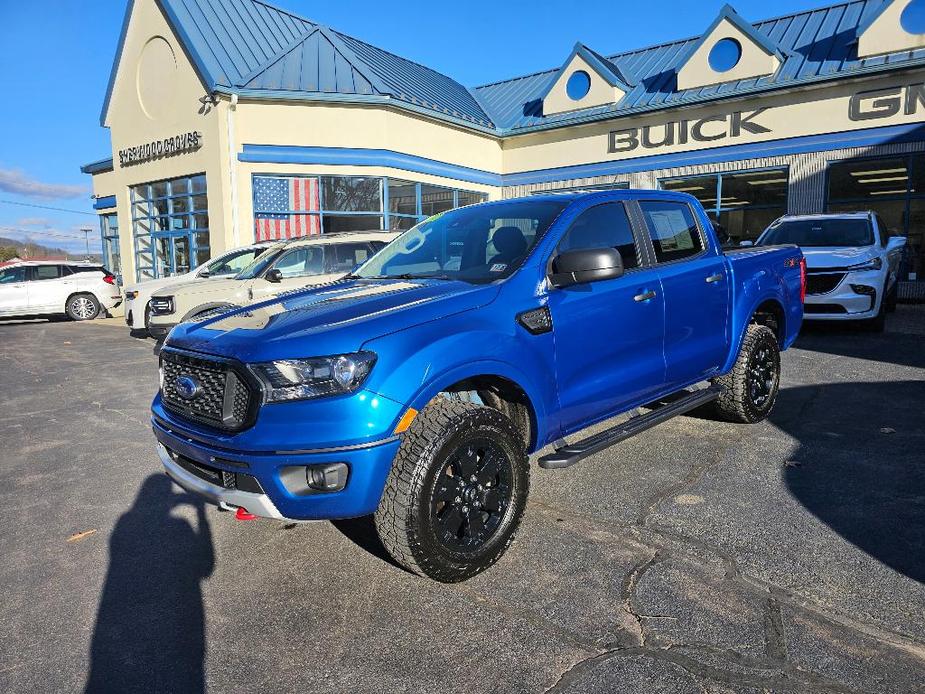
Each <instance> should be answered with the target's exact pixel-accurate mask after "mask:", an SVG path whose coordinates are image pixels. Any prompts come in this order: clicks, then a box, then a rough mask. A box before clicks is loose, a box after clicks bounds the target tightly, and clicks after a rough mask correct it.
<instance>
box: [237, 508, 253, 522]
mask: <svg viewBox="0 0 925 694" xmlns="http://www.w3.org/2000/svg"><path fill="white" fill-rule="evenodd" d="M234 519H235V520H239V521H245V520H257V516H255V515H254V514H253V513H251V512H250V511H248V510H247V509H246V508H244V507H243V506H238V510H237V511H235V512H234Z"/></svg>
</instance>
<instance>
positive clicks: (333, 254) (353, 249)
mask: <svg viewBox="0 0 925 694" xmlns="http://www.w3.org/2000/svg"><path fill="white" fill-rule="evenodd" d="M370 255H372V254H371V253H370V251H369V245H367V244H366V243H335V244H332V245H330V246H328V248H327V250H326V251H325V258H327V261H328V270H327V271H328V272H350V271H351V270H352V269H353V268H355V267H356V266H357V265H359V264H360V263H365V262H366V260H367V259H368V258H369V257H370Z"/></svg>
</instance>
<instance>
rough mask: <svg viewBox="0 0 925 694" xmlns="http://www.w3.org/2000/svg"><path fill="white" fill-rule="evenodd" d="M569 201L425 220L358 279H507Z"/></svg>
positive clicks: (498, 206) (483, 208) (474, 209)
mask: <svg viewBox="0 0 925 694" xmlns="http://www.w3.org/2000/svg"><path fill="white" fill-rule="evenodd" d="M568 203H569V201H568V200H530V201H517V202H503V203H491V204H487V205H473V206H470V207H461V208H459V209H455V210H451V211H449V212H444V213H442V214H438V215H436V216H434V217H431V218H430V219H427V220H425V221H423V222H421V223H420V224H418V225H417V226H416V227H414V228H413V229H411V230H410V231H407V232H405V233H404V234H402V235H401V236H400V237H399V238H397V239H395V241H393V242H392V243H390V244H389V245H388V246H386V247H385V248H384V249H383V250H382V251H381V252H380V253H378V254H377V255H376V256H375V257H374V258H372V259H371V260H370V262H368V263H366V265H364V266H363V267H362V268H361V269H360V270H359V271H358V273H357V274H358V275H359V276H360V277H399V276H412V277H439V278H443V279H459V280H463V281H466V282H491V281H493V280H497V279H502V278H504V277H507V276H508V275H510V274H511V273H512V272H513V271H514V270H515V269H516V268H517V267H518V266H519V265H520V263H521V262H523V260H524V258H526V257H527V256H528V255H529V254H530V251H531V250H532V249H533V246H534V245H535V244H536V242H537V240H538V239H539V238H541V237H542V235H543V234H545V233H546V230H547V229H548V228H549V225H550V224H552V223H553V221H555V219H556V217H558V216H559V214H560V213H561V212H562V210H563V209H564V208H565V206H566V205H568Z"/></svg>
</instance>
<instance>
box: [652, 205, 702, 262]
mask: <svg viewBox="0 0 925 694" xmlns="http://www.w3.org/2000/svg"><path fill="white" fill-rule="evenodd" d="M639 206H640V207H641V208H642V214H643V216H644V217H645V219H646V226H647V227H648V228H649V235H650V236H651V237H652V245H653V246H654V247H655V260H656V262H659V263H668V262H671V261H672V260H680V259H681V258H687V257H689V256H692V255H697V254H698V253H700V251H702V250H703V240H702V239H701V238H700V231H699V230H698V229H697V223H696V222H695V221H694V214H693V213H692V212H691V208H690V205H686V204H684V203H682V202H654V201H649V202H641V203H639Z"/></svg>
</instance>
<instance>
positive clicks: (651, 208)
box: [639, 200, 730, 387]
mask: <svg viewBox="0 0 925 694" xmlns="http://www.w3.org/2000/svg"><path fill="white" fill-rule="evenodd" d="M639 207H640V209H641V211H642V216H643V219H644V220H645V223H646V227H647V229H648V232H649V236H650V238H651V241H652V246H653V250H654V254H655V261H656V268H657V271H658V276H659V279H660V280H661V284H662V289H663V291H664V293H665V362H666V374H667V377H666V385H667V386H669V387H671V386H678V387H682V386H683V385H685V384H687V383H690V382H693V381H697V380H701V379H705V378H708V377H710V376H712V375H714V374H715V373H716V372H717V371H718V370H719V368H720V367H721V366H722V365H723V363H724V362H725V361H726V357H727V355H728V353H729V335H728V332H727V324H728V320H729V318H728V314H729V291H730V287H729V277H728V272H727V267H726V259H725V258H724V257H723V256H722V255H721V254H718V253H717V251H715V250H714V249H713V248H712V246H711V244H709V243H708V242H707V238H706V236H705V235H704V231H703V230H702V229H700V227H699V225H698V224H697V222H696V218H695V216H694V212H693V210H692V209H691V207H690V205H688V204H687V203H684V202H675V201H665V200H658V201H655V200H652V201H645V200H644V201H641V202H639Z"/></svg>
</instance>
